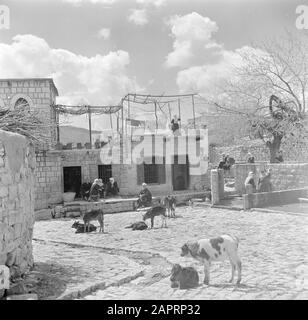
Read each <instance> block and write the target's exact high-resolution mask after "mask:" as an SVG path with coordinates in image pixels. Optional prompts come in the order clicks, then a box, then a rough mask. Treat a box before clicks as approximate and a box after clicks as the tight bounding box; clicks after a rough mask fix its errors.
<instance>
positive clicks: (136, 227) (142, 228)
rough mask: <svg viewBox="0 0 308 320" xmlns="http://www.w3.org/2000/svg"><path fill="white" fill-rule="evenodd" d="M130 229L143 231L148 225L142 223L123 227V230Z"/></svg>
mask: <svg viewBox="0 0 308 320" xmlns="http://www.w3.org/2000/svg"><path fill="white" fill-rule="evenodd" d="M128 228H132V229H133V230H145V229H147V228H148V225H147V224H146V223H145V222H144V221H139V222H134V223H132V224H131V225H129V226H127V227H125V229H128Z"/></svg>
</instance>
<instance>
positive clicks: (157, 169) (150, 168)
mask: <svg viewBox="0 0 308 320" xmlns="http://www.w3.org/2000/svg"><path fill="white" fill-rule="evenodd" d="M161 162H162V163H161ZM143 182H145V183H148V184H151V183H158V184H164V183H166V168H165V158H163V161H160V163H159V164H156V163H155V157H152V163H142V164H140V165H138V166H137V183H138V184H142V183H143Z"/></svg>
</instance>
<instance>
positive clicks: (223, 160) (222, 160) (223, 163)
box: [218, 154, 226, 169]
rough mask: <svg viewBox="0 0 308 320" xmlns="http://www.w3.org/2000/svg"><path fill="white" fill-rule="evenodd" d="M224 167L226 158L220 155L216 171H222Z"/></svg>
mask: <svg viewBox="0 0 308 320" xmlns="http://www.w3.org/2000/svg"><path fill="white" fill-rule="evenodd" d="M225 165H226V157H225V155H224V154H222V156H221V160H220V162H219V164H218V169H224V168H225Z"/></svg>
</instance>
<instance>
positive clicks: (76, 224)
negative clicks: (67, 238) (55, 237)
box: [72, 221, 97, 233]
mask: <svg viewBox="0 0 308 320" xmlns="http://www.w3.org/2000/svg"><path fill="white" fill-rule="evenodd" d="M72 228H75V229H76V232H75V233H84V224H83V223H80V222H79V221H75V222H74V223H73V225H72ZM96 229H97V227H95V226H94V225H93V224H91V223H90V226H89V232H93V231H96Z"/></svg>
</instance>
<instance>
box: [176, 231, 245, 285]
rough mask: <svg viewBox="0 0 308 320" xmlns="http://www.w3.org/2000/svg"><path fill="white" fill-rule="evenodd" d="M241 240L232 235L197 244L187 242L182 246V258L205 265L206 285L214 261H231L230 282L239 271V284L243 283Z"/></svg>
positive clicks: (202, 240)
mask: <svg viewBox="0 0 308 320" xmlns="http://www.w3.org/2000/svg"><path fill="white" fill-rule="evenodd" d="M238 245H239V239H238V238H237V237H233V236H230V235H222V236H220V237H217V238H212V239H201V240H198V241H195V242H187V243H185V244H184V245H183V246H182V248H181V249H182V252H181V256H182V257H185V256H187V257H191V258H194V259H196V260H198V261H200V262H202V263H203V265H204V283H205V284H209V281H210V270H209V269H210V265H211V262H212V261H223V260H225V259H229V260H230V263H231V268H232V275H231V279H230V282H233V279H234V272H235V269H237V273H238V278H237V284H239V283H240V282H241V271H242V264H241V260H240V258H239V256H238Z"/></svg>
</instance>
